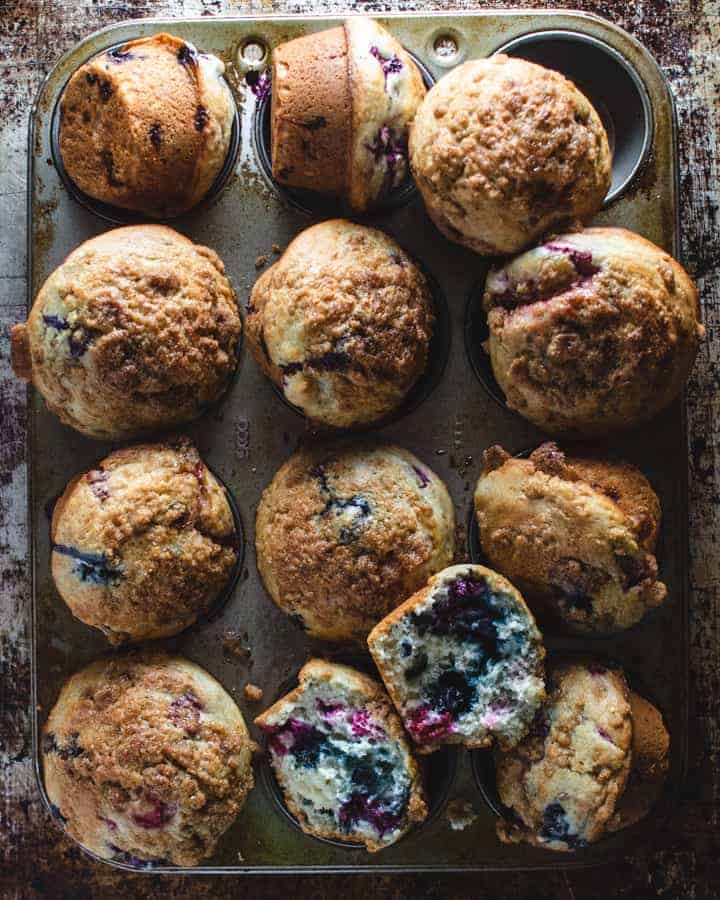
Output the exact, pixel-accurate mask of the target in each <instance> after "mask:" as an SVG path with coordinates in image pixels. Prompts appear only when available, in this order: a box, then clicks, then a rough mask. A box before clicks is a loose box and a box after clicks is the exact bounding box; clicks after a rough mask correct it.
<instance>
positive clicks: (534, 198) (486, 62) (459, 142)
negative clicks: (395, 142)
mask: <svg viewBox="0 0 720 900" xmlns="http://www.w3.org/2000/svg"><path fill="white" fill-rule="evenodd" d="M410 166H411V169H412V173H413V175H414V177H415V181H416V182H417V185H418V188H419V189H420V193H421V194H422V196H423V199H424V201H425V207H426V209H427V211H428V214H429V215H430V218H431V219H432V220H433V222H434V223H435V224H436V225H437V227H438V228H439V229H440V231H441V232H442V233H443V234H444V235H445V236H446V237H447V238H449V239H450V240H451V241H455V242H456V243H458V244H463V245H464V246H466V247H469V248H470V249H471V250H475V251H476V252H477V253H481V254H483V255H491V256H494V255H501V254H506V253H517V252H518V251H519V250H522V249H523V248H524V247H527V246H528V244H530V243H532V242H533V241H534V240H536V239H537V238H538V237H540V235H542V234H543V233H544V232H546V231H547V230H548V229H549V228H551V227H552V226H554V225H556V224H557V223H559V222H561V221H563V220H580V221H583V222H584V221H586V220H587V219H589V218H591V216H593V215H594V214H595V213H596V212H597V211H598V210H599V209H600V207H601V206H602V205H603V201H604V199H605V195H606V194H607V192H608V189H609V187H610V178H611V157H610V148H609V145H608V140H607V135H606V134H605V129H604V128H603V126H602V123H601V122H600V118H599V116H598V114H597V113H596V112H595V110H594V109H593V107H592V106H591V104H590V102H589V101H588V99H587V97H585V96H584V95H583V94H582V93H581V92H580V91H579V90H578V89H577V88H576V87H575V85H573V84H572V83H571V82H570V81H568V80H567V79H566V78H565V77H564V76H562V75H560V74H559V73H558V72H553V71H550V70H549V69H545V68H543V67H542V66H538V65H536V64H535V63H531V62H527V61H526V60H523V59H514V58H510V57H507V56H502V55H500V56H493V57H491V58H490V59H476V60H472V61H470V62H466V63H464V64H463V65H460V66H458V67H457V68H455V69H453V70H452V71H451V72H449V73H448V74H447V75H445V76H444V78H442V79H441V80H440V81H439V82H438V83H437V84H436V85H435V86H434V87H433V88H432V89H431V90H430V91H429V93H428V94H427V96H426V98H425V100H424V101H423V103H422V106H421V107H420V109H419V110H418V112H417V114H416V116H415V120H414V122H413V125H412V128H411V132H410Z"/></svg>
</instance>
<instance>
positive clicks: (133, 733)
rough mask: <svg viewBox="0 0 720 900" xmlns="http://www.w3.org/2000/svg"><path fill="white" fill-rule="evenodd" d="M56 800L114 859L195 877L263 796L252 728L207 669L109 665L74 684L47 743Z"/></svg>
mask: <svg viewBox="0 0 720 900" xmlns="http://www.w3.org/2000/svg"><path fill="white" fill-rule="evenodd" d="M41 750H42V764H43V772H44V778H45V789H46V791H47V795H48V798H49V800H50V802H51V804H53V806H54V807H55V808H56V809H57V810H58V812H59V814H60V816H61V817H62V819H63V820H64V825H65V828H66V829H67V831H68V832H69V833H70V834H71V835H72V836H73V837H74V838H75V839H76V840H77V841H79V842H80V843H81V844H82V845H83V847H85V848H87V849H88V850H91V851H92V852H93V853H95V854H97V855H98V856H100V857H101V858H103V859H115V860H118V861H121V862H126V863H130V864H132V865H137V866H152V865H179V866H193V865H197V864H198V863H200V862H201V861H202V860H203V859H205V858H206V857H208V856H211V855H212V853H213V851H214V849H215V844H216V842H217V840H218V839H219V838H220V836H221V835H222V834H223V833H224V832H225V831H226V830H227V829H228V828H229V827H230V825H232V823H233V822H234V821H235V819H236V818H237V816H238V814H239V813H240V810H241V809H242V807H243V804H244V802H245V798H246V797H247V795H248V793H249V791H250V789H251V788H252V786H253V775H252V765H251V761H252V753H253V750H254V744H253V743H252V741H251V740H250V738H249V737H248V732H247V728H246V727H245V722H244V721H243V717H242V715H241V714H240V711H239V709H238V708H237V706H236V705H235V703H234V701H233V700H232V699H231V697H230V696H229V695H228V694H227V693H226V692H225V690H224V689H223V688H222V687H221V686H220V685H219V684H218V683H217V681H215V679H214V678H212V677H211V676H210V675H208V673H207V672H205V671H204V670H203V669H201V668H200V667H199V666H196V665H194V664H193V663H191V662H188V661H187V660H185V659H181V658H180V657H170V656H167V655H166V654H164V653H148V652H146V653H142V654H140V653H138V654H127V655H120V656H113V657H111V658H109V659H103V660H99V661H98V662H94V663H92V664H91V665H89V666H88V667H87V668H85V669H83V670H82V671H80V672H78V673H77V674H76V675H73V677H72V678H70V679H69V681H67V682H66V683H65V685H64V686H63V688H62V691H61V692H60V696H59V698H58V700H57V703H56V704H55V706H54V707H53V709H52V712H51V713H50V716H49V717H48V720H47V723H46V724H45V727H44V728H43V733H42V738H41Z"/></svg>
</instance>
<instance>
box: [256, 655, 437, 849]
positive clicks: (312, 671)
mask: <svg viewBox="0 0 720 900" xmlns="http://www.w3.org/2000/svg"><path fill="white" fill-rule="evenodd" d="M298 678H299V682H300V684H299V686H298V687H297V688H295V690H293V691H291V692H290V693H289V694H287V695H286V696H285V697H282V698H281V699H280V700H278V701H277V703H275V704H274V705H273V706H271V707H270V709H268V710H266V711H265V712H264V713H263V714H262V715H261V716H259V717H258V718H257V719H256V720H255V724H256V725H258V726H259V727H260V728H261V729H262V730H263V732H264V733H265V734H266V735H267V746H268V753H269V756H270V763H271V765H272V768H273V771H274V772H275V777H276V778H277V781H278V784H279V786H280V788H281V790H282V792H283V795H284V798H285V804H286V806H287V808H288V809H289V810H290V812H291V813H292V814H293V816H294V817H295V818H296V819H297V821H298V823H299V824H300V827H301V828H302V829H303V831H305V832H306V833H307V834H312V835H314V836H315V837H320V838H331V839H334V840H339V841H348V842H351V843H362V844H364V846H365V847H366V849H367V850H370V851H375V850H382V848H383V847H387V846H389V845H390V844H393V843H395V841H397V840H398V839H399V838H401V837H402V836H403V835H404V834H405V833H406V832H407V831H408V830H409V829H410V828H412V827H413V825H415V824H417V823H419V822H422V821H423V819H425V817H426V816H427V804H426V802H425V792H424V789H423V784H422V777H421V772H420V769H419V767H418V764H417V762H416V761H415V760H414V759H413V756H412V753H411V751H410V747H409V746H408V743H407V740H406V738H405V735H404V733H403V730H402V725H401V724H400V720H399V719H398V717H397V714H396V712H395V710H394V709H393V708H392V704H391V703H390V700H389V699H388V697H387V694H386V693H385V691H383V689H382V687H381V686H380V685H379V684H378V683H377V682H376V681H373V679H371V678H368V677H367V676H366V675H363V674H362V673H360V672H357V671H356V670H355V669H351V668H349V667H347V666H342V665H337V664H334V663H327V662H325V661H323V660H320V659H313V660H311V661H310V662H309V663H307V664H306V665H305V666H303V668H302V669H301V670H300V674H299V676H298Z"/></svg>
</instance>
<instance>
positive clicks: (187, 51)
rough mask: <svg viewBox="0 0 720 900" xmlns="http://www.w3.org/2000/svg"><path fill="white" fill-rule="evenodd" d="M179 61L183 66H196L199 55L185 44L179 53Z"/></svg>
mask: <svg viewBox="0 0 720 900" xmlns="http://www.w3.org/2000/svg"><path fill="white" fill-rule="evenodd" d="M177 61H178V62H179V63H180V65H181V66H188V65H195V64H196V63H197V53H196V52H195V50H194V49H193V48H192V47H191V46H190V45H189V44H183V45H182V46H181V47H180V48H179V50H178V52H177Z"/></svg>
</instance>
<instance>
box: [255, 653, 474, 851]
mask: <svg viewBox="0 0 720 900" xmlns="http://www.w3.org/2000/svg"><path fill="white" fill-rule="evenodd" d="M324 655H325V656H328V658H330V657H331V656H332V661H333V662H337V663H341V664H344V665H349V666H353V667H355V668H357V669H358V670H360V671H362V672H363V673H364V674H365V675H369V676H370V677H371V678H375V679H376V680H377V681H380V678H379V677H378V674H377V671H375V670H373V668H372V666H371V665H370V664H369V662H368V657H367V655H361V654H359V653H353V652H352V651H349V652H347V653H343V652H342V651H340V652H338V653H335V654H328V653H325V654H324ZM297 684H298V680H297V676H294V677H292V678H289V679H287V680H286V681H284V682H283V683H282V684H281V685H280V687H279V689H278V693H277V696H276V697H275V698H274V699H273V703H276V702H277V701H278V700H280V699H281V698H282V697H284V696H285V695H286V694H288V693H290V691H292V690H293V689H294V688H295V687H297ZM407 740H408V745H409V746H410V750H411V752H412V751H413V745H412V742H411V741H410V738H408V739H407ZM260 743H261V745H262V748H263V756H262V762H261V763H260V766H259V776H260V782H261V784H262V785H263V788H264V789H265V790H266V792H267V793H268V794H270V796H271V797H272V798H273V800H274V802H275V805H276V806H277V808H278V809H279V811H280V812H281V813H282V815H283V816H284V817H285V818H286V819H287V820H288V821H289V822H291V823H292V825H293V826H294V827H295V828H296V829H297V830H298V831H300V832H302V833H303V834H304V835H305V837H307V838H309V839H311V840H314V841H319V842H320V843H321V844H330V845H331V846H333V847H341V848H342V849H343V850H365V847H364V845H363V844H359V843H356V842H353V841H338V840H336V839H334V838H324V837H317V836H316V835H314V834H308V833H307V832H306V831H303V829H302V828H301V827H300V823H299V822H298V820H297V819H296V818H295V816H294V815H293V814H292V813H291V812H290V810H289V809H288V808H287V806H286V805H285V798H284V796H283V792H282V789H281V787H280V785H279V784H278V782H277V779H276V777H275V771H274V770H273V767H272V765H271V763H270V754H269V751H268V746H267V743H268V739H267V735H265V734H263V735H262V737H261V739H260ZM415 760H416V762H417V763H418V765H419V766H420V767H421V769H422V772H423V780H424V784H425V792H426V796H427V804H428V815H427V818H426V819H425V820H424V821H423V822H420V823H418V824H417V825H414V826H413V827H412V828H411V829H410V830H409V831H408V832H407V833H406V834H404V835H403V836H402V837H400V838H399V839H398V840H397V841H395V844H398V843H400V842H401V841H405V840H406V839H407V838H409V837H411V836H412V835H414V834H417V833H418V831H420V830H421V829H422V828H424V827H425V826H426V825H429V824H430V822H432V821H434V820H435V819H436V818H437V817H438V816H439V815H440V813H441V812H442V810H443V809H444V808H445V805H446V804H447V801H448V797H449V796H450V790H451V788H452V785H453V781H454V779H455V772H456V769H457V762H458V748H457V747H453V746H446V747H443V748H442V749H441V750H438V751H437V752H436V753H432V754H430V755H429V756H427V757H421V756H417V755H416V754H415ZM395 844H391V845H390V846H391V847H393V846H395ZM384 849H389V848H384Z"/></svg>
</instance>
